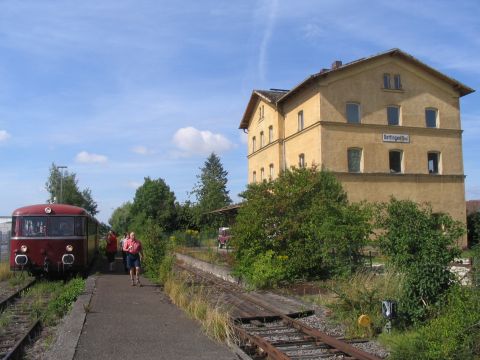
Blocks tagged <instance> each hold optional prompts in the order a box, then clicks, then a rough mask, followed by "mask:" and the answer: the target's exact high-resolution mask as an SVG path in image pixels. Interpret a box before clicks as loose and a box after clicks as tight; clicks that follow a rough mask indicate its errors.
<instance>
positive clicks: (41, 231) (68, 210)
mask: <svg viewBox="0 0 480 360" xmlns="http://www.w3.org/2000/svg"><path fill="white" fill-rule="evenodd" d="M98 228H99V226H98V221H97V220H95V218H93V217H92V216H90V215H89V214H88V213H87V211H86V210H85V209H82V208H80V207H77V206H72V205H65V204H43V205H31V206H26V207H22V208H19V209H17V210H15V211H14V212H13V214H12V234H11V240H10V268H11V269H12V270H23V269H25V270H28V271H30V272H32V273H42V272H43V273H49V274H62V273H64V272H67V271H69V272H70V271H71V272H86V270H87V269H88V267H89V266H90V264H91V262H92V261H93V259H94V257H95V255H96V254H97V252H98V240H99V237H98Z"/></svg>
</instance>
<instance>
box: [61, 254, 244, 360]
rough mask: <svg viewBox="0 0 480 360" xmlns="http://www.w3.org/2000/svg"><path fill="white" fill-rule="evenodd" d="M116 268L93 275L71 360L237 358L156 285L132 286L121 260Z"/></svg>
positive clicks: (79, 315)
mask: <svg viewBox="0 0 480 360" xmlns="http://www.w3.org/2000/svg"><path fill="white" fill-rule="evenodd" d="M116 267H117V269H116V271H115V272H113V273H100V274H97V275H96V276H95V277H96V280H95V281H94V287H93V294H92V297H91V301H90V303H89V304H88V305H82V308H83V309H80V310H78V309H77V312H78V311H80V312H81V311H82V310H83V313H84V315H83V316H84V317H85V322H84V324H83V328H82V330H81V333H80V336H79V339H78V344H77V345H76V349H75V352H74V354H73V359H77V360H86V359H88V360H92V359H129V360H131V359H165V360H167V359H168V360H170V359H220V360H222V359H225V360H233V359H238V357H237V356H236V355H235V354H234V353H233V352H232V351H231V350H230V349H229V348H227V347H226V346H225V345H223V344H219V343H216V342H214V341H213V340H211V339H209V338H208V337H207V336H206V335H204V334H203V332H202V329H201V328H200V325H199V324H198V323H197V322H196V321H194V320H191V319H189V318H187V316H186V315H185V314H184V313H183V312H182V311H181V310H179V309H178V308H177V307H176V306H175V305H173V304H172V303H171V302H170V300H169V299H168V297H167V296H166V295H165V294H164V293H163V292H162V290H161V289H160V288H159V287H158V286H156V285H154V284H152V283H150V282H149V281H148V280H146V279H145V278H141V281H142V282H143V285H144V286H143V287H138V286H131V285H130V279H129V276H128V275H125V274H124V273H123V272H122V271H121V270H122V269H121V264H119V263H117V264H116ZM81 317H82V314H80V313H77V316H75V318H76V319H77V320H78V319H79V318H81ZM66 327H67V328H68V324H66ZM72 337H73V336H72ZM55 347H56V348H57V349H61V348H62V345H61V344H56V346H55ZM66 350H67V349H65V348H64V352H65V353H67V352H68V351H66ZM57 355H58V353H57ZM55 358H68V356H67V357H64V356H58V357H57V356H55ZM70 358H71V357H70Z"/></svg>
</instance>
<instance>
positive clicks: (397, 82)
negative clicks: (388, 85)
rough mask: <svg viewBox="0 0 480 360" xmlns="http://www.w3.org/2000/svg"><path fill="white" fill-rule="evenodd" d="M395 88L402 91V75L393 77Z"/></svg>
mask: <svg viewBox="0 0 480 360" xmlns="http://www.w3.org/2000/svg"><path fill="white" fill-rule="evenodd" d="M393 87H394V89H395V90H401V89H402V79H401V78H400V74H395V75H394V76H393Z"/></svg>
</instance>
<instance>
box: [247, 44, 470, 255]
mask: <svg viewBox="0 0 480 360" xmlns="http://www.w3.org/2000/svg"><path fill="white" fill-rule="evenodd" d="M473 91H474V90H473V89H471V88H469V87H468V86H465V85H464V84H462V83H460V82H458V81H456V80H454V79H452V78H450V77H448V76H447V75H444V74H442V73H440V72H438V71H437V70H435V69H433V68H431V67H430V66H428V65H426V64H424V63H423V62H421V61H419V60H417V59H416V58H414V57H413V56H411V55H409V54H407V53H405V52H403V51H401V50H399V49H392V50H389V51H386V52H384V53H381V54H378V55H374V56H371V57H368V58H362V59H359V60H356V61H353V62H350V63H348V64H342V62H341V61H335V62H334V63H333V64H332V66H331V68H329V69H323V70H322V71H320V72H319V73H317V74H314V75H311V76H310V77H308V78H307V79H306V80H304V81H303V82H301V83H300V84H298V85H297V86H296V87H294V88H293V89H291V90H279V89H271V90H254V91H253V92H252V95H251V97H250V100H249V102H248V105H247V108H246V110H245V114H244V116H243V118H242V120H241V123H240V129H244V130H245V131H247V132H248V156H247V157H248V181H249V182H256V181H262V180H269V179H275V177H276V176H278V174H279V172H280V171H282V170H284V169H288V168H290V167H293V166H311V165H314V164H315V165H317V166H319V167H323V168H326V169H328V170H330V171H332V172H333V173H334V174H335V175H336V176H337V178H338V179H339V180H340V181H341V183H342V185H343V187H344V189H345V190H346V191H347V193H348V197H349V200H350V201H353V202H356V201H361V200H367V201H369V202H376V201H388V200H389V199H390V197H391V196H394V197H396V198H398V199H410V200H413V201H416V202H418V203H425V202H428V203H430V204H431V205H432V208H433V211H435V212H445V213H449V214H450V215H451V216H452V217H453V218H455V219H457V220H460V221H462V222H463V223H465V219H466V214H465V212H466V210H465V184H464V178H465V175H464V170H463V157H462V129H461V121H460V97H462V96H464V95H467V94H470V93H472V92H473ZM461 245H462V246H466V237H465V238H464V240H463V243H462V244H461Z"/></svg>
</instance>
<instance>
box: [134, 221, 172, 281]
mask: <svg viewBox="0 0 480 360" xmlns="http://www.w3.org/2000/svg"><path fill="white" fill-rule="evenodd" d="M140 236H142V238H140V240H141V242H142V247H143V260H142V263H143V264H142V265H143V266H144V268H145V271H146V273H147V275H148V276H150V277H153V278H157V277H158V275H159V274H158V271H159V264H161V263H162V261H163V258H164V257H165V255H166V253H167V247H168V241H169V240H168V237H166V236H165V235H164V234H163V232H162V228H161V227H160V226H158V225H157V224H155V223H154V222H153V221H151V220H147V221H146V224H145V225H144V227H143V231H142V234H141V235H140Z"/></svg>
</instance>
